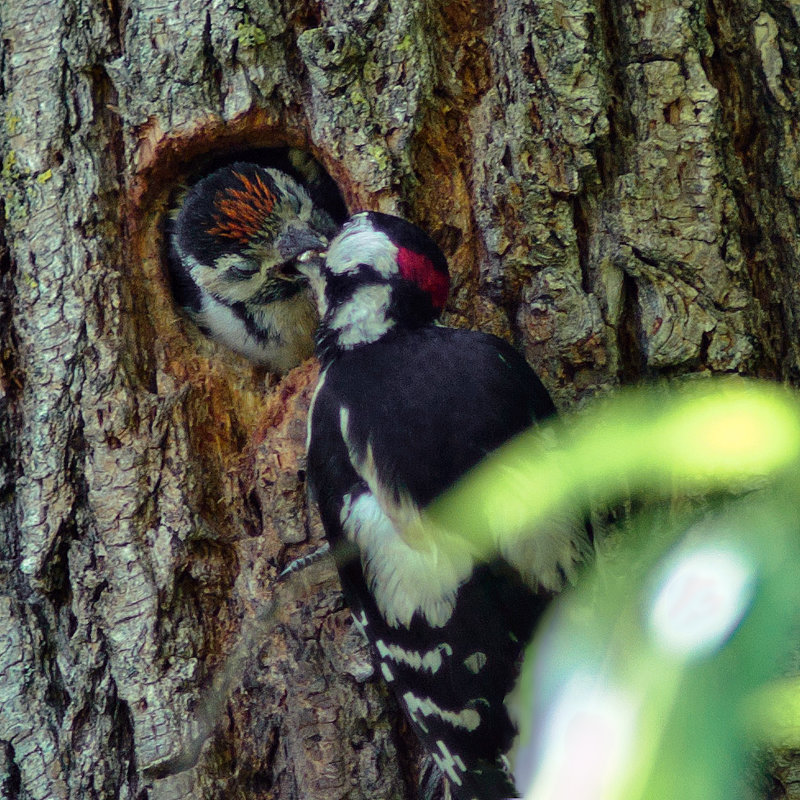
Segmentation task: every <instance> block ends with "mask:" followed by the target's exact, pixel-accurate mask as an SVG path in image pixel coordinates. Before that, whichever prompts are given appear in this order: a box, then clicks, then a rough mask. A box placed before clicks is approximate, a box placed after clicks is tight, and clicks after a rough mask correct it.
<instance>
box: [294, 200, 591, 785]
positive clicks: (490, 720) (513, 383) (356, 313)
mask: <svg viewBox="0 0 800 800" xmlns="http://www.w3.org/2000/svg"><path fill="white" fill-rule="evenodd" d="M300 261H301V263H300V264H299V268H300V269H301V270H302V271H303V272H305V273H306V274H307V275H308V277H309V281H310V283H311V286H312V289H313V291H314V295H315V298H316V301H317V305H318V308H319V314H320V319H321V323H320V327H319V329H318V331H317V353H318V355H319V358H320V360H321V362H322V373H321V376H320V380H319V384H318V386H317V390H316V394H315V397H314V400H313V403H312V409H311V412H310V415H309V441H308V465H307V475H308V481H309V488H310V492H311V495H312V497H313V498H314V499H315V500H316V502H317V503H318V505H319V509H320V514H321V517H322V521H323V524H324V527H325V530H326V534H327V538H328V540H329V542H330V545H331V548H332V550H333V552H334V554H335V556H336V558H337V562H338V568H339V572H340V576H341V580H342V586H343V589H344V592H345V596H346V598H347V600H348V602H349V604H350V606H351V609H352V611H353V614H354V617H355V619H356V622H357V623H359V624H360V625H361V626H362V627H363V629H364V631H365V633H366V635H367V637H368V639H369V640H370V642H371V643H372V645H373V648H374V651H375V655H376V658H377V659H378V662H379V666H380V670H381V673H382V674H383V676H384V678H385V679H386V681H388V683H389V685H390V687H391V688H392V689H393V690H394V692H395V693H396V695H397V697H398V699H399V701H400V703H401V705H402V706H403V707H404V709H405V711H406V713H407V715H408V717H409V719H410V720H411V723H412V725H413V727H414V728H415V730H416V732H417V734H418V735H419V736H420V738H421V739H422V741H423V742H424V744H425V745H426V747H427V748H428V750H429V752H430V753H431V755H432V756H433V758H434V760H435V761H436V763H437V764H438V766H439V767H440V769H441V770H442V772H443V773H444V774H445V775H446V776H447V777H448V778H449V780H450V784H451V788H452V791H453V794H454V796H455V797H457V798H458V799H459V800H496V798H510V797H515V796H518V794H517V791H516V789H515V786H514V782H513V769H512V768H511V766H510V764H511V762H510V758H511V757H512V756H513V753H511V752H510V751H511V749H512V746H513V743H514V737H515V732H516V728H515V725H514V722H513V721H512V718H511V716H510V714H509V710H508V708H507V707H506V704H505V701H506V698H507V695H508V694H509V693H510V692H511V691H512V689H513V688H514V685H515V681H516V678H517V676H518V669H519V661H520V656H521V654H522V651H523V649H524V647H525V645H526V643H527V642H528V641H529V639H530V637H531V635H532V632H533V629H534V626H535V624H536V622H537V620H538V618H539V616H540V614H541V612H542V610H543V608H544V606H545V605H546V603H547V602H548V600H549V599H550V598H551V597H552V595H553V593H555V592H557V591H558V590H560V589H561V588H562V587H563V585H564V583H565V581H567V580H569V579H570V578H571V577H572V575H573V574H574V572H575V569H576V565H577V564H578V563H579V562H580V561H581V560H582V559H583V558H584V556H585V555H586V553H587V551H588V549H589V541H588V536H587V532H586V530H585V528H584V527H583V525H582V524H580V523H577V524H575V523H572V522H571V521H569V522H564V521H562V522H561V523H560V524H553V525H552V526H551V527H550V528H548V529H547V530H543V531H541V532H538V531H537V532H536V535H535V538H534V539H532V540H528V541H527V543H526V544H519V543H517V544H516V545H512V544H507V545H503V544H498V546H497V551H496V552H494V553H493V554H491V555H492V557H491V558H490V559H489V560H488V561H485V560H481V559H479V558H478V557H477V556H476V555H475V552H474V549H473V548H472V547H471V546H470V544H469V542H467V541H466V540H465V539H462V538H459V537H458V536H456V535H454V534H452V533H448V534H444V533H443V534H442V535H441V536H440V537H439V538H437V537H436V536H435V535H432V534H431V535H426V533H425V532H424V531H423V529H422V527H421V526H420V512H421V510H423V509H424V508H425V507H426V506H427V505H428V504H429V503H430V502H431V501H432V500H434V499H435V498H436V497H437V496H438V495H440V494H441V493H442V492H443V491H445V490H446V489H447V488H448V487H449V486H451V485H452V484H453V483H454V482H455V481H456V479H458V478H459V477H460V476H461V475H463V474H464V473H465V472H466V471H467V470H468V469H470V467H472V466H474V465H475V464H477V463H478V462H479V461H480V460H481V459H482V458H483V457H484V456H485V455H486V454H487V453H489V452H491V451H492V450H494V449H495V448H496V447H498V446H499V445H501V444H503V443H504V442H505V441H506V440H508V439H509V438H510V437H512V436H513V435H514V434H516V433H519V432H520V431H522V430H524V429H525V428H527V427H528V426H530V425H531V424H533V423H535V422H536V421H537V420H542V419H545V418H547V417H549V416H550V415H551V414H553V413H554V411H555V409H554V406H553V403H552V401H551V399H550V397H549V395H548V393H547V391H546V390H545V388H544V386H543V385H542V383H541V382H540V381H539V379H538V378H537V376H536V375H535V374H534V372H533V370H532V369H531V368H530V367H529V366H528V364H527V363H526V361H525V360H524V358H523V357H522V356H520V355H519V354H518V353H517V351H516V350H514V348H513V347H511V346H510V345H509V344H507V343H506V342H504V341H502V340H501V339H498V338H496V337H494V336H490V335H488V334H484V333H479V332H475V331H466V330H456V329H453V328H446V327H441V326H438V325H436V324H435V322H434V321H435V319H436V318H437V316H438V315H439V313H440V312H441V311H442V309H443V307H444V305H445V302H446V299H447V293H448V287H449V279H448V269H447V262H446V260H445V257H444V255H443V254H442V252H441V251H440V250H439V248H438V247H437V246H436V245H435V244H434V243H433V241H432V240H431V239H430V238H429V237H428V236H427V235H426V234H425V233H424V232H423V231H422V230H420V229H419V228H417V227H416V226H414V225H412V224H411V223H409V222H406V221H404V220H402V219H399V218H397V217H392V216H387V215H386V214H380V213H375V212H364V213H360V214H356V215H355V216H354V217H352V218H351V219H350V220H349V221H348V222H347V223H346V224H345V225H344V227H343V228H342V229H341V231H340V233H339V234H338V235H337V236H336V238H335V239H334V240H333V241H332V242H331V245H330V247H329V249H328V251H327V255H326V256H325V257H324V259H323V258H322V257H321V256H320V257H311V255H310V254H307V255H305V256H304V257H303V258H302V259H301V260H300ZM354 553H355V554H354ZM507 756H508V757H507Z"/></svg>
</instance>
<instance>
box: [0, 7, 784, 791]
mask: <svg viewBox="0 0 800 800" xmlns="http://www.w3.org/2000/svg"><path fill="white" fill-rule="evenodd" d="M0 34H1V36H2V42H1V43H0V98H2V101H1V102H2V113H3V118H2V129H1V130H0V148H1V149H0V154H1V155H2V158H3V164H2V173H1V174H0V182H1V183H2V188H3V206H4V214H3V220H2V240H0V245H1V247H0V797H2V798H20V800H21V799H22V798H24V799H25V800H28V799H29V798H36V799H37V800H39V799H40V798H41V800H45V798H47V800H51V799H52V798H58V799H60V798H70V799H73V798H74V799H75V800H83V799H84V798H123V799H130V800H133V798H138V799H139V800H141V799H142V798H149V800H173V798H175V799H177V798H236V797H242V798H245V797H246V798H248V800H257V799H258V798H280V799H281V800H291V799H292V798H298V799H299V798H302V800H315V799H316V798H319V800H323V798H324V800H330V799H331V798H345V797H346V798H389V797H392V798H411V797H413V796H414V792H415V789H414V782H415V778H416V767H415V765H416V763H417V761H416V758H415V756H416V753H415V751H414V746H413V744H410V738H409V736H408V734H407V732H406V730H405V728H404V725H403V722H402V719H401V718H400V715H399V714H398V712H397V709H396V707H395V706H394V704H393V702H392V701H391V700H390V699H389V698H388V695H387V692H386V690H385V688H384V686H383V685H382V684H381V683H380V682H379V681H378V680H377V678H376V676H374V675H373V673H372V668H371V666H370V662H369V658H368V653H367V651H366V649H365V646H364V644H363V642H362V641H361V640H360V639H359V637H358V635H357V634H356V633H354V632H353V631H352V630H351V628H350V622H349V615H348V612H347V611H346V609H344V607H343V603H342V600H341V597H340V594H339V591H338V588H337V583H336V578H335V574H334V572H333V570H332V568H331V567H330V566H327V565H326V564H325V562H322V563H321V564H320V565H318V568H315V569H314V570H311V571H310V573H309V575H308V576H307V579H306V581H305V582H304V584H303V586H302V588H301V590H297V591H294V592H293V593H291V594H289V593H284V594H282V593H281V591H282V590H281V589H280V586H278V585H277V584H276V577H277V575H278V573H279V571H280V569H281V568H282V567H283V566H284V565H285V564H286V563H287V562H288V561H289V560H291V559H292V558H294V557H296V556H299V555H301V554H303V553H304V552H307V551H308V550H310V549H312V547H313V545H314V544H316V543H318V542H319V540H320V538H321V532H320V528H319V525H318V524H317V523H316V522H315V521H314V520H313V518H312V519H310V518H309V514H308V512H307V509H306V506H305V499H304V486H303V450H304V443H305V414H306V411H307V408H308V403H309V397H310V392H311V390H312V389H313V384H314V379H315V376H316V367H315V365H314V364H313V363H308V364H305V365H303V366H301V367H299V368H298V369H297V370H295V371H293V372H292V373H290V374H289V376H287V377H286V378H285V379H284V380H282V381H280V382H278V381H277V380H276V379H272V378H270V377H269V376H266V375H265V374H263V372H259V371H258V370H257V369H255V368H253V367H251V366H249V365H248V364H247V363H246V362H244V361H242V360H240V359H239V358H238V357H237V356H235V355H232V354H230V353H229V352H227V351H224V350H223V348H222V347H220V346H217V345H215V344H214V343H212V342H210V341H209V340H207V339H205V338H204V337H203V336H202V335H201V334H199V333H198V332H197V331H196V330H195V329H194V328H193V327H192V325H191V323H190V322H188V321H187V320H186V319H185V318H183V317H182V316H181V315H180V314H179V313H178V312H177V311H176V309H175V306H174V303H173V301H172V299H171V297H170V293H169V288H168V285H167V282H166V280H165V278H164V272H163V265H162V261H163V258H162V249H161V227H160V225H161V220H162V218H163V215H164V212H165V210H166V208H167V204H168V202H169V198H170V195H171V193H172V192H173V190H174V189H175V187H176V185H177V184H178V183H179V182H180V181H181V180H182V179H183V178H184V177H185V176H186V175H188V174H190V173H191V172H192V171H193V170H194V169H195V168H196V166H197V164H198V159H199V160H200V161H201V162H202V159H204V158H206V157H209V156H215V157H219V156H223V155H228V154H231V153H233V152H237V151H243V152H244V151H247V150H249V149H252V148H262V147H269V146H277V145H292V146H296V147H301V148H304V149H306V150H307V151H309V152H310V153H311V154H312V155H313V156H314V157H316V158H317V160H318V161H319V162H320V163H321V164H322V165H323V166H324V167H325V168H326V169H327V171H328V172H329V173H330V175H331V176H332V177H333V178H334V179H335V180H336V181H337V183H338V185H339V187H340V189H341V191H342V193H343V195H344V197H345V199H346V201H347V203H348V207H349V208H350V209H351V210H355V209H358V208H371V209H379V210H383V211H389V212H395V213H401V214H403V215H405V216H407V217H409V218H410V219H412V220H414V221H415V222H418V223H420V224H421V225H423V226H424V227H425V228H426V229H427V230H428V231H429V232H430V233H431V234H432V236H433V237H434V238H435V239H436V240H437V241H438V242H439V243H440V245H441V246H442V248H443V249H444V251H445V252H446V254H447V255H448V257H449V259H450V263H451V268H452V271H453V275H454V280H453V283H454V290H453V292H452V295H451V300H450V303H449V306H448V316H449V320H448V321H449V322H450V323H451V324H454V325H469V326H475V327H480V328H483V329H485V330H490V331H493V332H496V333H499V334H501V335H504V336H507V337H509V338H511V339H512V340H513V341H515V343H516V344H517V345H519V346H520V348H521V349H523V350H524V352H525V353H526V355H527V357H528V359H529V360H530V362H531V363H532V364H533V365H534V367H535V368H536V369H537V370H538V372H539V373H540V375H541V377H542V379H543V380H544V382H545V384H546V385H547V386H548V388H549V389H550V390H551V391H552V393H553V395H554V397H555V399H556V401H557V404H558V405H559V406H560V407H561V408H564V409H566V408H570V407H573V406H574V405H575V404H576V402H580V401H581V400H583V399H584V398H587V397H589V396H591V395H593V394H596V393H597V392H602V391H607V390H609V389H610V388H612V387H614V386H616V385H619V384H620V383H628V382H633V381H636V380H638V379H641V378H643V377H652V376H656V375H670V376H671V375H678V374H683V373H686V372H704V373H708V372H714V373H720V372H739V373H743V374H750V375H762V376H767V377H772V378H778V379H782V380H789V381H792V382H794V383H797V382H798V379H800V339H799V338H798V335H797V334H798V326H797V317H798V314H800V284H798V282H797V280H796V275H797V274H798V271H800V255H799V253H800V248H798V243H799V242H800V237H799V236H798V220H799V215H798V201H799V200H800V147H798V144H797V142H798V133H799V132H798V123H799V121H800V109H799V108H798V105H799V103H800V101H799V99H798V98H800V93H799V92H798V90H800V5H798V3H797V0H774V2H766V0H764V1H763V2H761V0H753V2H743V1H742V0H740V2H736V1H735V0H731V2H727V0H706V1H705V2H703V0H698V1H697V2H678V0H652V2H649V3H640V2H639V1H638V0H632V2H629V3H626V2H622V3H616V4H615V3H614V2H609V1H608V0H596V2H592V0H574V1H573V2H570V3H568V4H564V3H562V2H561V0H550V1H549V2H546V3H543V4H538V5H536V4H533V3H528V2H520V3H510V4H505V5H504V4H497V5H496V6H492V5H487V4H485V3H481V2H478V0H473V1H472V2H469V0H457V2H441V3H435V2H428V3H426V2H424V0H392V2H391V3H382V2H379V1H378V0H363V1H362V2H358V3H352V2H347V1H346V0H331V1H330V2H327V3H324V4H320V3H316V2H313V0H308V2H305V0H298V2H285V3H281V2H279V0H263V2H260V3H258V4H255V3H254V4H247V3H242V4H238V5H233V4H230V3H227V2H218V0H175V2H172V3H168V4H165V3H163V2H160V1H159V2H156V1H155V0H130V2H120V0H104V1H102V0H39V2H36V3H30V2H25V1H24V0H2V3H0ZM264 609H267V610H273V609H274V614H273V615H272V616H270V617H269V618H268V619H267V621H266V622H265V623H262V622H259V621H258V619H262V618H263V617H264V616H265V615H266V613H265V612H264ZM266 616H268V615H266ZM254 619H256V621H255V622H253V620H254ZM237 642H240V643H241V644H240V646H239V650H238V651H237V652H239V655H240V657H238V658H236V659H233V660H228V656H229V654H230V653H231V652H232V651H233V650H234V648H235V647H236V643H237ZM226 663H227V665H228V666H225V665H226ZM215 682H216V683H215ZM220 686H222V689H220ZM214 687H216V689H215V688H214ZM220 697H223V698H226V699H227V702H220V700H219V698H220ZM209 727H213V731H212V732H211V734H210V736H208V738H207V739H205V740H204V736H203V734H204V733H206V732H207V731H208V728H209ZM193 743H200V744H202V747H201V748H200V749H194V750H193V749H192V746H193ZM799 771H800V767H799V766H798V762H797V761H792V760H791V759H790V758H788V757H787V758H785V759H784V760H783V761H782V762H781V766H780V768H779V769H778V773H779V774H778V777H777V779H776V796H777V797H787V798H788V797H791V798H800V783H798V780H797V774H798V772H799ZM793 776H794V777H793Z"/></svg>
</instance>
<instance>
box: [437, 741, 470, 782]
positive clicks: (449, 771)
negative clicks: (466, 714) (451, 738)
mask: <svg viewBox="0 0 800 800" xmlns="http://www.w3.org/2000/svg"><path fill="white" fill-rule="evenodd" d="M436 744H437V746H438V747H439V749H440V750H441V751H442V755H441V756H440V755H439V754H438V753H431V755H432V756H433V760H434V761H435V762H436V765H437V766H438V767H439V769H440V770H441V771H442V772H443V773H444V774H445V775H447V777H448V778H450V780H451V781H453V783H454V784H455V785H456V786H461V783H462V781H461V776H460V775H459V774H458V773H457V772H456V770H455V768H456V767H458V768H459V769H460V770H461V771H462V772H463V771H465V767H464V762H463V761H462V760H461V757H460V756H458V755H457V756H455V757H453V755H452V754H451V753H450V750H448V748H447V745H446V744H445V743H444V742H443V741H442V740H441V739H437V741H436Z"/></svg>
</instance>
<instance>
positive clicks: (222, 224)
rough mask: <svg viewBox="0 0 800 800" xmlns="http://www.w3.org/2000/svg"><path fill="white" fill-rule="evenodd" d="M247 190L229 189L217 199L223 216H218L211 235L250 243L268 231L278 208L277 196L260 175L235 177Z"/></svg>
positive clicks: (238, 174) (210, 229)
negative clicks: (270, 217) (267, 223)
mask: <svg viewBox="0 0 800 800" xmlns="http://www.w3.org/2000/svg"><path fill="white" fill-rule="evenodd" d="M233 174H234V175H235V176H236V177H237V178H238V179H239V180H240V181H241V182H242V185H243V186H244V189H234V188H233V187H228V188H226V189H221V190H220V191H219V192H217V194H216V197H214V207H215V208H217V209H219V212H220V213H219V214H215V215H214V222H215V223H216V225H214V226H213V227H212V228H209V229H208V233H210V234H212V235H216V236H224V237H225V238H227V239H237V240H239V241H240V242H243V243H247V242H249V241H251V240H252V239H253V238H255V236H256V235H257V234H258V233H259V232H261V231H263V230H264V228H265V227H266V226H265V225H264V223H265V221H266V219H267V218H268V217H269V215H270V214H271V213H272V209H273V208H274V206H275V195H274V193H273V192H272V191H271V190H270V188H269V187H268V186H267V184H266V183H265V182H264V180H263V178H262V177H261V175H259V174H257V173H256V174H255V175H254V176H253V177H252V178H250V177H248V176H247V175H242V173H240V172H234V173H233Z"/></svg>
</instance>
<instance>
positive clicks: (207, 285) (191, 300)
mask: <svg viewBox="0 0 800 800" xmlns="http://www.w3.org/2000/svg"><path fill="white" fill-rule="evenodd" d="M336 230H337V225H336V224H335V223H334V221H333V220H332V219H331V217H330V216H329V215H328V213H327V212H326V211H324V210H323V209H322V208H320V207H318V206H317V205H315V203H314V202H313V201H312V199H311V197H310V196H309V194H308V192H307V191H306V190H305V189H304V188H303V186H301V185H300V184H299V183H298V182H297V181H295V180H294V179H293V178H291V177H290V176H289V175H287V174H285V173H284V172H282V171H280V170H277V169H272V168H265V167H261V166H259V165H257V164H248V163H241V162H240V163H234V164H231V165H229V166H227V167H222V168H221V169H218V170H216V171H215V172H212V173H211V174H210V175H207V176H206V177H205V178H203V179H202V180H200V181H198V182H197V183H196V184H195V185H194V186H192V187H191V188H190V189H189V190H188V192H187V193H186V194H185V196H184V197H183V198H182V201H181V202H179V204H178V207H177V209H176V211H175V212H174V214H173V217H172V219H171V220H170V221H169V223H168V230H167V235H168V237H169V251H168V257H167V263H168V267H169V274H170V280H171V283H172V289H173V294H174V295H175V299H176V300H177V302H178V303H179V304H180V305H182V306H183V307H184V308H185V309H186V310H187V312H188V313H189V315H190V316H191V317H192V318H193V320H194V321H195V322H196V323H197V325H198V326H199V327H200V328H201V330H203V332H204V333H206V334H207V335H208V336H210V337H211V338H213V339H215V340H217V341H219V342H221V343H222V344H224V345H226V346H227V347H230V348H231V349H232V350H235V351H236V352H238V353H240V354H241V355H243V356H245V358H248V359H250V360H251V361H254V362H255V363H258V364H263V365H264V366H266V367H267V368H268V369H269V370H271V371H273V372H278V373H283V372H286V371H287V370H289V369H291V368H292V367H294V366H296V365H297V364H299V363H300V362H301V361H302V360H303V359H304V358H307V357H308V356H310V355H311V353H312V352H313V346H314V345H313V341H314V339H313V337H314V330H315V329H316V326H317V313H316V309H315V307H314V303H313V300H312V299H311V297H310V295H309V291H308V284H307V282H306V279H305V278H304V277H303V276H302V275H300V274H299V273H298V271H297V269H296V268H295V260H296V258H297V256H299V255H300V254H301V253H303V252H305V251H306V250H308V249H310V248H317V249H318V248H320V247H324V246H325V245H326V244H327V242H328V240H329V239H330V237H331V236H333V234H334V233H335V232H336Z"/></svg>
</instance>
